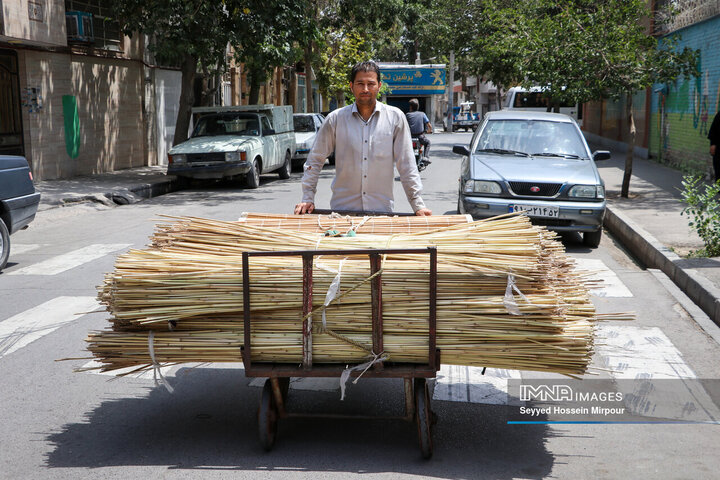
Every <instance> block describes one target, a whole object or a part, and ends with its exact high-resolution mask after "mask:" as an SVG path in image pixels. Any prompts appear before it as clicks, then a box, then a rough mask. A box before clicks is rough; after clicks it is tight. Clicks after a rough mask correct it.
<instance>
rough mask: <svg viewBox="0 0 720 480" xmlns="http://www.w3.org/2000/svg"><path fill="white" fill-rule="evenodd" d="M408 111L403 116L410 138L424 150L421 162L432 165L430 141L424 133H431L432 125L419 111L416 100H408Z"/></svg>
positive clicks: (423, 113) (418, 103) (418, 104)
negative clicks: (416, 141) (405, 118)
mask: <svg viewBox="0 0 720 480" xmlns="http://www.w3.org/2000/svg"><path fill="white" fill-rule="evenodd" d="M409 103H410V111H409V112H408V113H406V114H405V117H407V121H408V124H409V125H410V136H412V137H413V138H417V139H418V142H419V143H420V145H422V146H423V149H424V150H425V151H424V152H423V157H425V159H424V160H423V161H424V162H425V163H427V164H428V165H429V164H430V163H432V162H431V161H430V160H429V158H430V140H429V139H428V138H427V137H426V136H425V133H426V132H427V133H432V125H430V120H429V119H428V117H427V115H425V112H421V111H420V102H419V101H418V99H417V98H411V99H410V102H409Z"/></svg>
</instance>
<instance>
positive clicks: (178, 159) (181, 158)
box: [170, 153, 187, 163]
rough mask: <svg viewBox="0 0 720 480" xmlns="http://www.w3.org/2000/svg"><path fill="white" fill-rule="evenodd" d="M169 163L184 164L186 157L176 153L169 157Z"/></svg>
mask: <svg viewBox="0 0 720 480" xmlns="http://www.w3.org/2000/svg"><path fill="white" fill-rule="evenodd" d="M170 160H171V163H185V162H186V161H187V156H186V155H185V154H184V153H176V154H174V155H170Z"/></svg>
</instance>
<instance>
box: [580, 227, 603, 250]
mask: <svg viewBox="0 0 720 480" xmlns="http://www.w3.org/2000/svg"><path fill="white" fill-rule="evenodd" d="M601 238H602V228H600V229H598V231H597V232H585V233H583V244H584V245H586V246H588V247H590V248H597V247H599V246H600V239H601Z"/></svg>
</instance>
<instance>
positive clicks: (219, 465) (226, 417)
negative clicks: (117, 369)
mask: <svg viewBox="0 0 720 480" xmlns="http://www.w3.org/2000/svg"><path fill="white" fill-rule="evenodd" d="M241 375H242V374H241V373H239V371H238V370H230V369H211V368H204V369H195V370H193V371H192V372H191V373H190V374H187V375H181V372H179V373H178V377H176V378H179V380H177V381H175V382H174V383H173V385H174V386H175V393H174V394H172V395H170V394H169V393H168V392H167V391H166V390H165V389H163V388H161V387H158V388H151V389H149V390H148V392H147V395H145V396H142V397H135V398H117V399H108V400H105V401H103V402H102V403H101V404H100V405H99V406H97V407H96V408H94V409H93V410H91V411H89V412H88V413H87V415H86V418H85V421H82V422H77V423H68V424H65V425H63V426H62V427H61V428H60V430H59V431H57V432H53V433H49V434H48V435H47V437H46V440H47V441H48V442H49V443H50V444H51V445H52V450H51V451H50V453H49V454H48V455H47V458H46V465H47V466H48V467H50V468H77V467H82V468H100V467H108V466H164V467H167V468H169V469H182V470H184V469H188V470H201V471H203V470H220V471H223V470H232V471H244V472H252V471H258V472H267V471H283V472H286V471H298V472H308V471H316V472H347V473H351V474H358V473H362V474H367V473H383V474H387V472H393V473H403V474H410V475H417V476H418V477H422V478H495V479H511V478H517V477H522V478H533V479H535V478H537V479H540V478H544V477H545V476H547V475H548V474H549V473H550V472H551V470H552V467H553V463H554V457H553V455H552V454H551V453H550V452H548V450H547V448H546V446H545V444H546V441H547V438H548V436H549V435H550V432H549V430H548V427H547V426H546V425H508V424H507V420H508V413H509V412H508V409H510V408H517V407H507V406H496V405H479V404H470V403H458V402H446V401H435V402H433V403H432V407H433V410H434V411H435V412H436V413H437V416H438V421H437V424H436V426H435V431H434V435H433V439H434V455H433V458H432V459H431V460H429V461H425V460H423V459H422V458H421V456H420V450H419V447H418V440H417V433H416V427H415V425H414V424H411V423H409V422H403V421H400V420H389V419H386V420H383V419H370V420H338V419H329V418H313V419H307V418H304V419H301V418H291V419H285V420H281V421H280V424H279V429H278V436H277V441H276V444H275V447H274V449H273V450H272V451H271V452H265V451H263V450H262V448H261V446H260V444H259V441H258V433H257V420H256V412H257V408H258V402H259V395H260V391H261V390H260V389H259V388H251V387H247V383H248V380H247V379H245V378H243V377H242V376H241ZM373 382H385V383H381V384H377V383H373ZM373 387H374V388H373ZM402 402H403V396H402V381H400V380H371V379H366V380H363V381H362V382H360V383H359V384H357V385H352V387H351V389H350V390H349V392H348V398H346V400H345V401H344V402H342V403H341V402H340V401H339V400H338V394H337V392H317V391H296V390H291V391H290V396H289V400H288V403H289V405H290V407H291V408H292V407H293V405H296V406H297V405H299V407H300V408H299V410H301V411H307V410H310V411H315V412H318V413H328V412H333V413H348V412H351V413H364V414H369V415H376V414H378V413H380V414H383V415H386V414H393V413H394V414H399V413H401V411H402V405H403V403H402ZM398 410H399V411H398ZM393 411H394V412H393ZM540 420H542V419H540Z"/></svg>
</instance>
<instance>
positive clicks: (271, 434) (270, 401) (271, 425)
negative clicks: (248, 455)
mask: <svg viewBox="0 0 720 480" xmlns="http://www.w3.org/2000/svg"><path fill="white" fill-rule="evenodd" d="M277 417H278V415H277V407H276V406H275V397H274V396H273V390H272V384H271V383H270V379H269V378H268V379H267V380H265V386H263V390H262V397H261V398H260V408H259V409H258V429H259V433H260V444H261V445H262V446H263V448H264V449H265V450H267V451H270V450H271V449H272V447H273V445H274V444H275V434H276V433H277Z"/></svg>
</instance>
